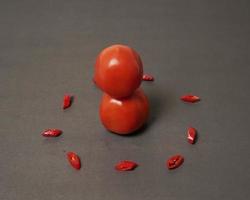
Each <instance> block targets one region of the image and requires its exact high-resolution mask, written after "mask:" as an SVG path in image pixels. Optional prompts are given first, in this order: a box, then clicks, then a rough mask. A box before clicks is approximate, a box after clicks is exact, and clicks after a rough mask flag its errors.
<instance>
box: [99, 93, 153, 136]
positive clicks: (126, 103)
mask: <svg viewBox="0 0 250 200" xmlns="http://www.w3.org/2000/svg"><path fill="white" fill-rule="evenodd" d="M148 113H149V103H148V99H147V97H146V96H145V95H144V93H143V92H142V90H137V91H135V93H134V94H133V95H132V96H131V97H129V98H126V99H123V100H117V99H114V98H112V97H110V96H109V95H107V94H104V95H103V97H102V100H101V104H100V118H101V121H102V123H103V125H104V126H105V127H106V128H107V129H108V130H110V131H111V132H114V133H118V134H129V133H132V132H134V131H136V130H137V129H138V128H140V127H141V126H142V125H143V124H144V123H145V122H146V120H147V118H148Z"/></svg>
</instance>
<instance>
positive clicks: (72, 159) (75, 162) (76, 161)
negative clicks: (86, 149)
mask: <svg viewBox="0 0 250 200" xmlns="http://www.w3.org/2000/svg"><path fill="white" fill-rule="evenodd" d="M67 157H68V161H69V163H70V164H71V165H72V167H74V168H75V169H77V170H79V169H80V168H81V160H80V158H79V156H78V155H77V154H76V153H74V152H68V153H67Z"/></svg>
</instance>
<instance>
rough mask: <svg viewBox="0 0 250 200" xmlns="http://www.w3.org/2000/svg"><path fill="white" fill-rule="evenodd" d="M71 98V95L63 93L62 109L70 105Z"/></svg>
mask: <svg viewBox="0 0 250 200" xmlns="http://www.w3.org/2000/svg"><path fill="white" fill-rule="evenodd" d="M72 98H73V96H71V95H64V97H63V106H62V107H63V109H64V110H65V109H67V108H69V107H70V106H71V103H72Z"/></svg>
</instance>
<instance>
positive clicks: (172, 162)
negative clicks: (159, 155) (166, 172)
mask: <svg viewBox="0 0 250 200" xmlns="http://www.w3.org/2000/svg"><path fill="white" fill-rule="evenodd" d="M183 162H184V157H183V156H181V155H175V156H172V157H171V158H169V159H168V161H167V167H168V169H175V168H177V167H179V166H180V165H181V164H182V163H183Z"/></svg>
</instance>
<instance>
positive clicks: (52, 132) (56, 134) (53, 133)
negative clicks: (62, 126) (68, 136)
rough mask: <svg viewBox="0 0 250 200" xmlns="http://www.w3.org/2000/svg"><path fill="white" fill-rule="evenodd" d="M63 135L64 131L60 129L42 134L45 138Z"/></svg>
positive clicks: (48, 130) (49, 130)
mask: <svg viewBox="0 0 250 200" xmlns="http://www.w3.org/2000/svg"><path fill="white" fill-rule="evenodd" d="M61 134H62V131H61V130H59V129H47V130H45V131H43V132H42V136H44V137H57V136H59V135H61Z"/></svg>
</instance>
